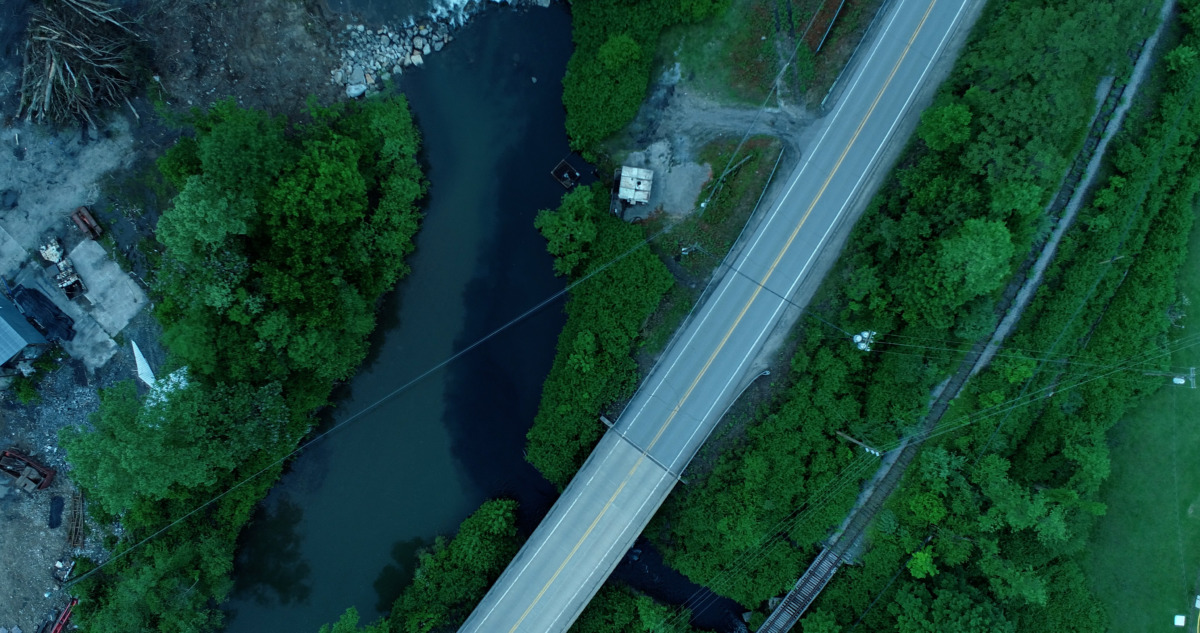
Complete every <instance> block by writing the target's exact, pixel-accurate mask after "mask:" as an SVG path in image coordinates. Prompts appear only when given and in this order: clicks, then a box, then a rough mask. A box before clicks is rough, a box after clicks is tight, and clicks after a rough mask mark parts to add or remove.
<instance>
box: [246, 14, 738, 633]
mask: <svg viewBox="0 0 1200 633" xmlns="http://www.w3.org/2000/svg"><path fill="white" fill-rule="evenodd" d="M353 2H354V5H355V7H353V8H355V9H356V11H357V12H358V13H359V14H360V15H361V16H362V17H363V18H364V19H365V21H367V22H368V23H369V24H379V23H383V22H386V23H389V24H400V23H402V22H403V21H404V17H405V13H404V12H405V11H408V10H409V8H408V7H410V6H412V7H427V6H428V4H427V3H424V2H415V1H414V2H410V4H408V5H406V4H404V3H403V2H400V3H394V4H393V3H385V2H379V1H377V0H353ZM331 5H335V3H334V2H332V1H331ZM335 8H337V7H336V6H335ZM341 8H342V9H345V8H346V7H345V5H344V4H343V5H342V7H341ZM570 53H571V40H570V16H569V14H568V12H567V8H566V7H565V6H564V5H563V4H560V3H556V4H555V5H553V6H552V7H551V8H549V9H537V8H534V9H512V8H509V7H504V6H498V5H497V6H489V7H488V9H487V10H485V11H483V12H482V13H480V14H479V15H476V16H475V17H473V18H471V20H470V21H469V23H468V24H467V25H466V26H465V27H463V28H462V29H460V30H459V31H457V32H456V33H455V41H454V42H453V43H452V44H451V45H449V46H447V47H446V48H445V49H444V50H443V51H441V52H440V53H436V54H433V55H430V56H429V58H428V59H427V62H426V64H425V67H424V68H422V69H420V70H419V71H416V72H411V73H408V74H405V75H404V76H403V78H402V80H401V81H400V88H401V90H402V91H403V92H404V93H405V94H406V95H407V97H408V99H409V101H410V104H411V106H412V109H413V112H414V114H415V117H416V120H417V123H418V125H419V127H420V129H421V133H422V136H423V146H424V154H423V157H422V159H423V163H424V165H425V168H426V174H427V176H428V179H429V182H430V188H429V195H428V197H427V199H426V216H425V219H424V223H423V226H422V228H421V231H420V233H419V234H418V237H417V251H416V252H415V254H414V255H413V256H412V257H411V258H410V263H411V265H412V273H411V274H410V275H409V277H408V278H407V279H405V280H404V281H403V282H401V284H400V286H399V287H398V289H397V291H396V292H394V293H391V294H390V295H389V296H388V297H387V299H386V301H385V303H384V305H383V307H382V309H381V315H380V322H379V326H378V329H377V335H376V336H375V340H374V345H373V348H372V353H371V356H370V357H369V358H368V360H367V362H366V363H365V364H364V367H363V368H362V369H361V371H360V372H359V373H358V374H357V375H356V376H355V378H354V379H353V380H352V381H350V383H349V384H348V385H347V386H346V387H345V388H343V389H341V390H340V391H339V392H338V393H337V394H336V396H337V402H336V406H335V407H333V410H332V413H331V414H330V415H328V416H327V417H328V418H329V419H328V420H327V421H326V422H325V424H326V427H328V425H330V424H333V423H336V422H337V421H340V420H345V419H347V418H348V417H349V416H352V415H355V414H356V413H357V412H359V411H361V410H362V409H363V408H365V407H368V406H370V405H371V404H373V403H375V402H377V401H378V400H379V399H380V398H383V397H385V396H386V395H388V394H389V393H391V392H392V391H394V390H395V389H397V387H399V386H401V385H403V384H405V383H407V382H409V381H410V380H411V379H413V378H414V377H416V376H419V375H421V374H422V373H423V372H425V371H426V370H427V369H428V368H430V367H433V366H435V365H437V364H438V363H440V362H441V361H443V360H445V359H446V358H448V357H450V356H452V355H453V354H454V353H455V352H457V351H459V350H463V349H465V348H466V347H468V346H469V345H471V344H473V343H474V342H476V341H478V340H479V339H480V338H481V337H483V336H485V335H486V334H488V333H489V332H492V331H493V330H495V329H496V328H498V327H500V326H502V325H503V324H505V323H507V322H509V321H511V320H512V319H514V318H515V317H516V316H518V315H520V314H522V313H523V312H525V311H526V310H528V309H529V308H530V307H532V306H535V305H537V304H538V303H539V302H541V301H543V300H544V299H546V298H547V297H550V296H552V295H553V294H554V293H556V292H558V291H559V290H561V289H562V288H563V287H564V281H563V280H562V279H561V278H556V277H555V276H554V275H553V273H552V270H551V259H550V256H549V255H548V254H547V253H546V248H545V241H544V240H543V239H542V238H541V236H540V235H538V233H537V232H536V230H534V228H533V218H534V215H535V214H536V213H537V211H538V209H541V208H547V207H555V206H557V204H558V201H559V199H560V198H561V196H562V194H563V189H562V187H561V186H560V185H559V184H558V183H557V182H556V181H555V180H553V179H552V178H551V177H550V175H549V171H550V169H551V168H552V167H553V166H554V165H555V164H556V163H557V162H558V161H559V159H561V158H563V157H564V156H566V155H567V154H568V151H569V150H568V147H567V138H566V135H565V132H564V130H563V109H562V101H561V94H562V84H561V79H562V75H563V72H564V70H565V68H566V62H567V58H568V57H569V56H570ZM574 161H575V163H576V165H577V166H579V167H583V166H584V163H583V162H582V161H580V160H579V159H578V158H575V159H574ZM583 171H590V169H584V170H583ZM561 308H562V302H561V300H560V301H555V302H553V303H551V304H550V305H548V306H546V307H545V308H544V309H542V310H540V311H538V312H536V313H535V314H534V315H532V316H531V317H530V318H527V319H524V320H522V321H520V322H519V323H516V324H515V325H513V326H512V327H510V328H508V329H506V330H505V331H504V332H502V333H501V334H498V335H497V336H495V337H494V338H491V339H490V340H488V341H487V342H486V343H484V344H482V345H480V346H479V347H477V348H475V349H473V350H471V351H470V352H469V353H467V354H464V355H463V356H462V357H461V358H459V359H457V360H455V361H454V362H453V363H451V364H450V365H448V366H447V367H445V368H444V369H441V370H439V371H436V372H434V373H432V374H431V375H429V376H428V377H426V378H424V379H423V380H421V381H419V382H418V383H417V384H415V385H414V386H413V387H412V388H411V389H408V390H407V391H405V392H403V393H402V394H400V395H398V396H396V397H395V398H393V399H390V400H388V401H387V402H386V403H384V404H383V405H382V406H379V407H378V408H375V409H373V410H372V411H371V412H370V413H368V414H366V415H363V416H362V417H361V418H359V419H357V420H355V421H354V422H353V423H352V424H348V425H347V426H345V427H343V428H342V429H341V430H338V431H337V432H335V433H333V434H332V435H330V436H328V437H327V438H326V439H324V440H322V441H320V442H318V443H317V444H315V445H314V446H313V447H312V448H310V449H307V450H306V451H304V452H303V453H302V454H301V455H300V456H299V457H298V458H297V459H296V461H295V462H294V463H293V464H292V465H291V467H290V469H289V470H288V472H287V473H286V474H285V475H284V477H283V479H282V480H281V481H280V482H279V483H278V484H277V485H276V486H275V488H274V489H273V490H272V492H271V493H270V495H269V496H268V498H267V499H266V501H265V502H264V503H263V504H262V505H261V507H260V509H259V511H258V513H257V514H256V517H255V520H254V522H253V523H252V524H251V525H250V526H249V527H248V528H247V530H246V532H245V534H244V536H243V539H242V543H241V548H240V551H239V554H238V560H237V567H236V570H235V580H236V588H235V591H234V594H233V597H232V599H231V600H230V601H229V602H228V603H227V604H226V609H227V612H228V615H229V626H228V629H227V630H228V631H229V632H230V633H261V632H262V631H292V632H294V633H304V632H308V631H312V632H314V633H315V631H316V630H317V628H318V627H319V626H320V625H321V624H323V623H327V622H333V621H334V620H336V619H337V617H338V616H339V615H340V614H341V613H342V612H343V611H344V610H345V609H346V608H347V607H349V606H355V607H357V608H358V610H359V613H360V614H362V616H363V619H364V621H370V620H373V619H375V617H377V616H379V615H382V614H385V613H386V612H387V611H388V609H389V608H390V606H391V603H392V602H393V601H394V600H395V598H396V597H397V596H398V595H399V592H400V590H401V588H402V587H403V586H404V585H405V584H407V583H408V581H409V580H410V579H411V577H412V571H413V564H414V563H415V553H416V551H417V550H418V549H419V548H421V547H424V546H427V545H429V544H430V543H431V542H432V540H433V538H434V537H435V536H436V535H438V534H452V533H453V532H454V531H455V530H456V529H457V527H458V524H459V522H461V521H462V519H463V518H465V517H466V516H467V515H468V514H470V513H471V512H472V511H473V510H475V508H477V507H478V506H479V504H480V503H482V502H483V501H484V500H486V499H489V498H493V497H497V496H506V497H511V498H516V499H518V500H519V501H520V502H521V513H520V521H521V529H522V531H523V532H524V533H525V534H528V533H529V532H531V531H532V530H533V528H534V527H535V526H536V524H537V522H538V521H539V520H540V519H541V517H542V516H544V515H545V513H546V511H547V510H548V509H549V507H550V504H551V503H553V501H554V499H555V498H556V496H557V493H556V492H555V491H554V489H553V487H551V486H550V485H549V484H548V483H547V482H546V481H545V480H544V479H543V478H542V477H541V476H540V475H539V474H538V473H537V472H536V471H534V470H533V468H532V467H530V466H529V465H528V464H527V463H526V462H525V461H524V458H523V449H524V444H525V433H526V431H527V430H528V429H529V426H530V424H531V423H532V420H533V416H534V414H535V412H536V410H537V404H538V400H539V398H540V395H541V387H542V382H543V381H544V379H545V376H546V373H547V372H548V371H549V368H550V363H551V360H552V358H553V353H554V344H555V341H556V339H557V336H558V332H559V331H560V330H561V329H562V325H563V320H564V316H563V314H562V310H561ZM639 547H641V548H643V550H644V552H643V554H642V556H641V557H640V558H639V559H638V560H637V561H634V560H632V559H631V558H627V559H626V562H625V563H623V564H622V565H621V567H620V568H619V569H618V572H617V574H616V575H617V577H619V578H620V579H622V580H623V581H625V582H627V583H629V584H631V585H633V586H635V587H638V588H640V589H642V590H644V591H647V592H648V593H650V594H651V595H654V596H655V597H657V598H659V599H663V600H668V601H671V602H675V603H679V602H682V601H684V600H686V599H687V598H688V597H689V596H691V595H692V593H693V591H694V590H695V589H696V587H695V586H694V585H692V584H691V583H689V582H687V581H686V579H684V578H683V577H682V576H680V575H679V574H677V573H675V572H673V571H671V570H669V569H667V568H666V567H665V566H663V565H662V564H661V562H660V561H659V559H658V557H657V555H656V554H655V553H654V552H653V551H652V550H651V549H650V548H649V547H648V546H646V545H644V544H639ZM735 609H736V607H734V606H733V605H732V603H729V602H728V601H721V602H720V603H719V604H718V605H716V606H715V607H714V608H710V609H709V610H707V611H706V612H705V613H704V614H703V615H702V617H700V618H698V623H700V624H702V625H705V626H707V627H709V628H713V629H719V630H729V627H728V623H729V622H730V621H731V618H732V615H731V611H733V610H735Z"/></svg>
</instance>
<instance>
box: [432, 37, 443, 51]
mask: <svg viewBox="0 0 1200 633" xmlns="http://www.w3.org/2000/svg"><path fill="white" fill-rule="evenodd" d="M443 46H445V44H442V41H441V40H434V41H433V50H435V51H440V50H442V47H443Z"/></svg>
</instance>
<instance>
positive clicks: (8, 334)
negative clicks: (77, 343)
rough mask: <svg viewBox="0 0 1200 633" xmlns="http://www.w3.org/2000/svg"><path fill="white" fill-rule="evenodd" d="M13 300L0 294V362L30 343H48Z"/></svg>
mask: <svg viewBox="0 0 1200 633" xmlns="http://www.w3.org/2000/svg"><path fill="white" fill-rule="evenodd" d="M47 344H48V343H47V341H46V338H45V337H44V336H42V335H41V333H39V332H38V331H37V330H36V329H34V327H33V325H31V324H30V323H29V321H28V320H27V319H26V318H25V315H24V314H21V311H20V310H18V309H17V306H15V305H13V302H12V301H10V300H9V299H8V297H5V296H3V295H0V364H4V363H7V362H8V361H10V360H12V359H13V358H14V357H15V356H17V355H18V354H20V353H21V351H22V350H24V349H25V348H26V347H28V346H30V345H47Z"/></svg>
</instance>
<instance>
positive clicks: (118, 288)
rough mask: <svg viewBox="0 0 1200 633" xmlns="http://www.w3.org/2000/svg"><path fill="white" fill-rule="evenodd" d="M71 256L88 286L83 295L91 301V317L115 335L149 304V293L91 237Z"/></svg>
mask: <svg viewBox="0 0 1200 633" xmlns="http://www.w3.org/2000/svg"><path fill="white" fill-rule="evenodd" d="M70 258H71V262H72V263H73V264H75V272H77V273H79V278H80V279H82V280H83V283H84V285H86V286H87V288H88V291H87V293H86V294H85V295H84V296H85V297H87V300H88V301H89V302H91V304H92V309H91V310H90V313H91V315H92V318H93V319H95V320H96V322H97V323H99V324H100V326H101V327H103V328H104V331H105V332H108V335H109V336H116V335H117V333H118V332H120V331H121V330H123V329H125V326H126V325H127V324H128V323H129V320H130V319H132V318H133V317H134V316H136V315H137V313H138V312H139V311H141V309H142V307H143V306H145V305H146V304H147V303H148V299H147V298H146V293H145V292H142V289H141V287H139V286H138V284H137V282H135V281H134V280H133V279H132V278H130V277H129V275H127V274H125V271H123V270H121V267H120V266H118V265H117V263H116V262H114V261H113V260H111V259H109V257H108V253H107V252H105V250H104V248H103V247H102V246H100V245H99V244H97V243H96V242H94V241H92V240H84V241H82V242H80V243H79V246H76V247H75V249H74V250H72V251H71V254H70Z"/></svg>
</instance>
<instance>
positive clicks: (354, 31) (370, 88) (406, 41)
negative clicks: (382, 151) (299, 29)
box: [329, 0, 550, 99]
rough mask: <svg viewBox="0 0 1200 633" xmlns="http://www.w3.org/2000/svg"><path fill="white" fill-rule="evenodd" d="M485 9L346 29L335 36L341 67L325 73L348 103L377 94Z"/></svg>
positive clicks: (470, 5)
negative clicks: (402, 23) (341, 89)
mask: <svg viewBox="0 0 1200 633" xmlns="http://www.w3.org/2000/svg"><path fill="white" fill-rule="evenodd" d="M494 3H495V4H507V5H510V6H514V7H542V8H545V7H548V6H550V0H508V1H504V0H495V1H494ZM487 4H489V3H488V2H485V1H481V0H469V1H468V2H467V3H466V4H463V5H462V6H461V7H459V8H458V9H457V10H456V11H455V12H454V13H447V12H439V13H436V14H434V15H431V16H428V17H427V18H425V20H424V21H413V22H412V23H410V24H407V25H406V26H403V27H391V26H387V25H384V26H382V27H378V28H370V27H368V26H367V25H365V24H348V25H346V27H345V29H343V30H342V31H341V33H340V34H339V35H338V37H337V43H336V48H337V49H338V53H339V56H340V59H341V66H339V67H338V68H334V69H333V70H330V71H329V75H330V82H331V83H333V84H334V85H340V86H345V90H346V96H347V97H350V98H352V99H353V98H356V97H361V96H363V95H365V94H367V93H370V92H377V91H379V90H382V89H383V86H384V84H385V82H387V81H388V80H389V79H392V78H393V77H398V76H400V75H401V74H403V73H404V71H405V70H406V69H409V68H415V67H418V66H421V65H422V64H424V63H425V58H426V57H428V56H429V55H431V54H433V53H436V52H438V51H440V50H442V49H443V48H444V47H445V46H446V45H447V44H449V43H450V42H451V41H453V40H454V36H453V34H452V33H451V32H452V31H453V30H454V29H455V28H457V27H459V26H462V25H463V24H464V23H465V22H466V21H467V20H468V19H469V18H470V17H471V16H473V15H475V14H476V13H478V12H479V11H482V10H483V8H484V7H485V6H487Z"/></svg>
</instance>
